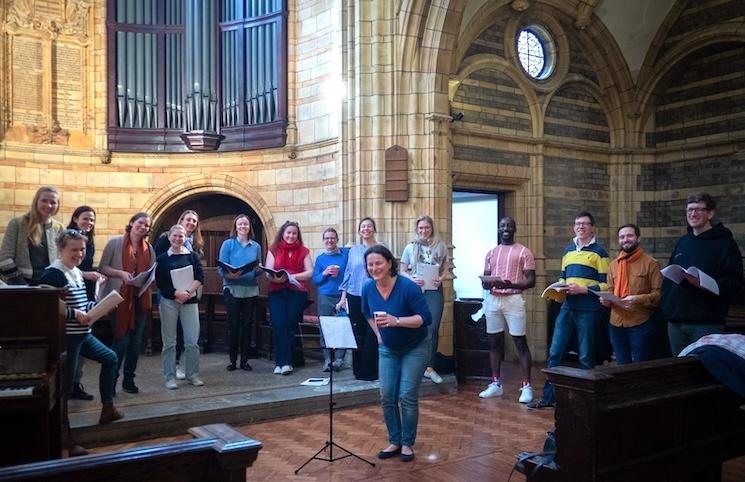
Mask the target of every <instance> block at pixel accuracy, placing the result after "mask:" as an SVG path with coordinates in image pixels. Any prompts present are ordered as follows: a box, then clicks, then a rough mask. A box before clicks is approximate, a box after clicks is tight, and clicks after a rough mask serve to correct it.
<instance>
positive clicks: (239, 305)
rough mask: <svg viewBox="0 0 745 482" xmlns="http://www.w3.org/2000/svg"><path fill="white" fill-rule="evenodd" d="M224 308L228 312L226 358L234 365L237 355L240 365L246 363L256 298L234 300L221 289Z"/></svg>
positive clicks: (227, 292) (226, 291)
mask: <svg viewBox="0 0 745 482" xmlns="http://www.w3.org/2000/svg"><path fill="white" fill-rule="evenodd" d="M223 296H224V297H225V308H226V309H227V311H228V356H229V357H230V363H231V364H233V365H235V364H236V362H237V361H238V353H239V352H240V355H241V365H243V364H244V363H248V352H249V350H250V349H251V338H252V336H251V335H252V332H253V329H254V326H253V325H254V311H255V310H256V297H255V296H250V297H248V298H236V297H235V296H233V294H232V293H231V292H230V290H229V289H228V288H225V289H223Z"/></svg>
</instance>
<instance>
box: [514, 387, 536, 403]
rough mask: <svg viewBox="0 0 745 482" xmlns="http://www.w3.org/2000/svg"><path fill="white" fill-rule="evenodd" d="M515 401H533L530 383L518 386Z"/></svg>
mask: <svg viewBox="0 0 745 482" xmlns="http://www.w3.org/2000/svg"><path fill="white" fill-rule="evenodd" d="M517 401H518V402H520V403H530V402H532V401H533V387H531V386H530V383H528V384H527V385H523V386H522V387H521V388H520V398H519V399H518V400H517Z"/></svg>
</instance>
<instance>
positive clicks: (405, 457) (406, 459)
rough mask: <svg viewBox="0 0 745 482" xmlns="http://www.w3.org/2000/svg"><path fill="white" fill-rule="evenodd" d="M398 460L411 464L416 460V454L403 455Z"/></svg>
mask: <svg viewBox="0 0 745 482" xmlns="http://www.w3.org/2000/svg"><path fill="white" fill-rule="evenodd" d="M398 458H399V459H401V462H411V461H412V460H414V452H411V453H410V454H401V455H399V456H398Z"/></svg>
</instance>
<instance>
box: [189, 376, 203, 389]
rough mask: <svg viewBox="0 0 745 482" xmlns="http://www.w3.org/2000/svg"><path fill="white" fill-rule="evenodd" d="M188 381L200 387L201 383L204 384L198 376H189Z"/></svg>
mask: <svg viewBox="0 0 745 482" xmlns="http://www.w3.org/2000/svg"><path fill="white" fill-rule="evenodd" d="M189 383H191V384H192V385H194V386H195V387H201V386H202V385H204V382H203V381H202V379H201V378H199V377H191V378H190V379H189Z"/></svg>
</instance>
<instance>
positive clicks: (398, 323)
mask: <svg viewBox="0 0 745 482" xmlns="http://www.w3.org/2000/svg"><path fill="white" fill-rule="evenodd" d="M400 324H401V319H400V318H399V317H398V316H397V317H396V326H398V325H400Z"/></svg>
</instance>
